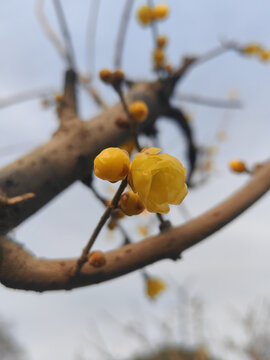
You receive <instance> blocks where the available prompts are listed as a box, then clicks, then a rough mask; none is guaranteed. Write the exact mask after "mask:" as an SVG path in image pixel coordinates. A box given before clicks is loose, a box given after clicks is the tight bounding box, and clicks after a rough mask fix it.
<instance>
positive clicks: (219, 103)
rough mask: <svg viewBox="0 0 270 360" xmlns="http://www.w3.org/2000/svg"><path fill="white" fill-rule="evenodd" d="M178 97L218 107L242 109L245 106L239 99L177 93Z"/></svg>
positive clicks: (182, 99)
mask: <svg viewBox="0 0 270 360" xmlns="http://www.w3.org/2000/svg"><path fill="white" fill-rule="evenodd" d="M177 99H178V100H180V101H186V102H190V103H194V104H198V105H204V106H211V107H218V108H229V109H241V108H242V107H243V104H242V103H241V102H240V101H239V100H224V99H215V98H211V97H204V96H200V95H193V94H177Z"/></svg>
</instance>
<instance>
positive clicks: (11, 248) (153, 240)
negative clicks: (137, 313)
mask: <svg viewBox="0 0 270 360" xmlns="http://www.w3.org/2000/svg"><path fill="white" fill-rule="evenodd" d="M269 189H270V161H268V162H267V163H266V164H265V165H264V166H263V167H262V168H261V169H259V170H257V172H256V173H255V175H254V177H253V178H252V179H251V180H250V181H249V182H248V183H247V184H246V185H245V186H244V187H243V188H242V189H240V190H239V191H237V192H236V193H235V194H234V195H232V196H231V197H230V198H228V199H227V200H225V201H224V202H222V203H221V204H220V205H218V206H216V207H215V208H213V209H212V210H210V211H208V212H206V213H204V214H203V215H201V216H199V217H198V218H195V219H193V220H191V221H189V222H187V223H185V224H184V225H182V226H178V227H175V228H172V229H171V230H169V231H167V232H164V233H161V234H159V235H157V236H153V237H150V238H147V239H145V240H144V241H141V242H139V243H136V244H129V245H125V246H123V247H122V248H120V249H117V250H113V251H110V252H108V253H106V264H105V265H104V266H103V267H101V268H94V267H93V266H91V265H90V264H89V263H86V264H84V266H83V267H82V269H81V273H80V275H79V276H78V277H77V278H76V279H74V278H72V277H71V276H70V275H71V273H72V269H73V268H74V266H75V263H76V261H77V259H69V260H45V259H37V258H35V257H34V256H32V255H31V254H30V253H29V252H27V251H26V250H24V249H23V247H22V246H21V245H18V244H16V243H15V242H13V241H11V240H9V239H7V238H5V237H1V238H0V281H1V282H2V284H4V285H5V286H7V287H11V288H16V289H24V290H34V291H40V292H41V291H48V290H62V289H66V290H68V289H72V288H78V287H82V286H87V285H91V284H96V283H100V282H103V281H106V280H110V279H113V278H116V277H118V276H121V275H125V274H128V273H130V272H132V271H134V270H137V269H140V268H142V267H144V266H146V265H150V264H152V263H154V262H156V261H159V260H162V259H173V260H177V259H178V258H179V257H180V255H181V253H182V252H183V251H184V250H186V249H188V248H190V247H192V246H193V245H195V244H197V243H199V242H200V241H202V240H204V239H205V238H207V237H208V236H210V235H212V234H213V233H215V232H216V231H217V230H219V229H221V228H222V227H223V226H225V225H226V224H228V223H229V222H230V221H232V220H233V219H235V218H236V217H237V216H239V215H240V214H241V213H242V212H243V211H245V210H246V209H247V208H249V207H250V206H251V205H252V204H253V203H254V202H256V201H257V200H258V199H259V198H260V197H262V196H263V195H264V194H265V193H266V192H267V191H268V190H269Z"/></svg>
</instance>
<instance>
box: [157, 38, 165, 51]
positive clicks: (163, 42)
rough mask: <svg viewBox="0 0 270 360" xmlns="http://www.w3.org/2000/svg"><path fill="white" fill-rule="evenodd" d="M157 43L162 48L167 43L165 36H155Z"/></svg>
mask: <svg viewBox="0 0 270 360" xmlns="http://www.w3.org/2000/svg"><path fill="white" fill-rule="evenodd" d="M157 44H158V47H159V48H163V47H164V46H165V45H166V44H167V38H166V36H159V37H158V38H157Z"/></svg>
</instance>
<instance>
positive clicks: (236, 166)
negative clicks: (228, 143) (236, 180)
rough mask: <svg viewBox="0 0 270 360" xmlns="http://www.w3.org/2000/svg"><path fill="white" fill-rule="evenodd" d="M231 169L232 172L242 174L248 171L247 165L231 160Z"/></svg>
mask: <svg viewBox="0 0 270 360" xmlns="http://www.w3.org/2000/svg"><path fill="white" fill-rule="evenodd" d="M229 167H230V169H231V170H232V171H234V172H238V173H242V172H245V171H246V170H247V168H246V164H245V163H244V162H243V161H241V160H231V161H230V162H229Z"/></svg>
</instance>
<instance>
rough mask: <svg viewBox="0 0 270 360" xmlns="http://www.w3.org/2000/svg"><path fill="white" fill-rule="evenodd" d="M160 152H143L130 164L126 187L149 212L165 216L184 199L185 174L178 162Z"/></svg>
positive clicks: (156, 150) (148, 150)
mask: <svg viewBox="0 0 270 360" xmlns="http://www.w3.org/2000/svg"><path fill="white" fill-rule="evenodd" d="M159 153H160V149H158V148H149V149H144V150H143V151H142V152H140V153H139V154H137V155H136V156H135V158H134V160H133V161H132V162H131V164H130V172H129V178H128V180H129V184H130V186H131V188H132V190H133V191H134V192H136V193H138V195H139V197H140V199H141V200H142V202H143V204H144V206H145V208H146V209H147V210H148V211H149V212H155V213H161V214H166V213H168V212H169V211H170V208H169V204H173V205H176V204H177V205H179V204H180V203H181V202H182V201H183V200H184V198H185V196H186V195H187V186H186V184H185V173H186V170H185V168H184V167H183V165H182V164H181V162H180V161H179V160H177V159H176V158H175V157H174V156H171V155H168V154H159Z"/></svg>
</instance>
